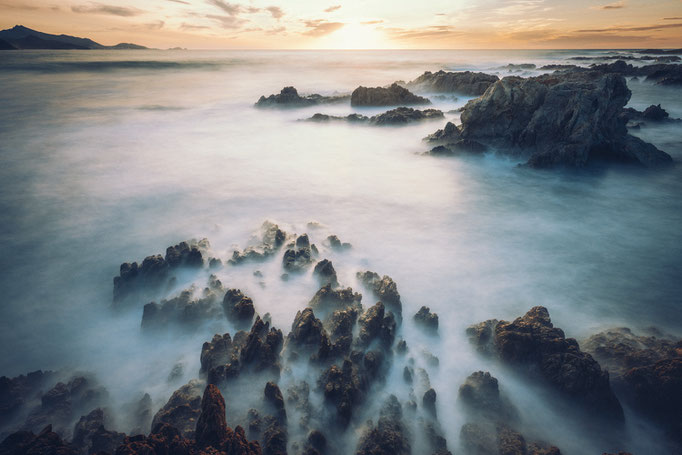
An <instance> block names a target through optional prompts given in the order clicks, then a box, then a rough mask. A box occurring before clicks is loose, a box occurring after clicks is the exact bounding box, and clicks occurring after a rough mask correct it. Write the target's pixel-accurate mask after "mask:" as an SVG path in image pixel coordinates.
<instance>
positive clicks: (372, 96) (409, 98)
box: [350, 84, 431, 106]
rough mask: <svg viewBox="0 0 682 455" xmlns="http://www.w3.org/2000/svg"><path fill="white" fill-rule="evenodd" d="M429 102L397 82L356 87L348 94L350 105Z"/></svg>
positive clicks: (396, 104)
mask: <svg viewBox="0 0 682 455" xmlns="http://www.w3.org/2000/svg"><path fill="white" fill-rule="evenodd" d="M414 104H431V102H430V101H429V100H428V99H426V98H422V97H421V96H417V95H415V94H413V93H411V92H410V91H409V90H407V89H406V88H404V87H401V86H399V85H398V84H393V85H391V86H390V87H388V88H384V87H362V86H360V87H358V88H356V89H355V90H353V93H352V94H351V96H350V105H351V106H400V105H403V106H409V105H414Z"/></svg>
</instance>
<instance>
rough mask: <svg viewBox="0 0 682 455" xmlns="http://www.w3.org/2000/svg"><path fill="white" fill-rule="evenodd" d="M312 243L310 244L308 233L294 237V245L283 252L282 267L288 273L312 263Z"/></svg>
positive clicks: (296, 271)
mask: <svg viewBox="0 0 682 455" xmlns="http://www.w3.org/2000/svg"><path fill="white" fill-rule="evenodd" d="M313 247H314V245H312V246H311V244H310V240H309V239H308V234H303V235H301V236H299V237H298V238H297V239H296V245H295V247H292V248H289V249H287V250H286V251H285V252H284V257H283V258H282V267H283V268H284V270H285V271H287V272H289V273H298V272H301V271H303V270H304V269H305V268H307V267H308V266H310V265H311V264H312V263H313V255H314V250H313Z"/></svg>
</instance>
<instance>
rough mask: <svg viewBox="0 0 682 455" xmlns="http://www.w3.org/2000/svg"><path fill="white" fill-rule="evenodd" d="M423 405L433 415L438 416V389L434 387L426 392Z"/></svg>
mask: <svg viewBox="0 0 682 455" xmlns="http://www.w3.org/2000/svg"><path fill="white" fill-rule="evenodd" d="M422 406H423V407H424V410H426V412H428V413H429V414H430V415H431V416H433V417H435V416H436V391H435V390H434V389H433V388H431V389H429V390H427V391H426V392H424V396H423V397H422Z"/></svg>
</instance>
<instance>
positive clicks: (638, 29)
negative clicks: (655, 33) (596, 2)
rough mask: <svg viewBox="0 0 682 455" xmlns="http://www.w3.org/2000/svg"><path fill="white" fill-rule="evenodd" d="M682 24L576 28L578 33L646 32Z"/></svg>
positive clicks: (681, 25)
mask: <svg viewBox="0 0 682 455" xmlns="http://www.w3.org/2000/svg"><path fill="white" fill-rule="evenodd" d="M679 27H682V23H681V24H659V25H645V26H641V27H611V28H595V29H586V30H576V32H577V33H616V32H645V31H650V30H662V29H665V28H679Z"/></svg>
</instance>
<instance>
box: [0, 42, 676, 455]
mask: <svg viewBox="0 0 682 455" xmlns="http://www.w3.org/2000/svg"><path fill="white" fill-rule="evenodd" d="M604 52H605V51H593V52H580V51H499V52H497V51H331V52H329V51H327V52H321V51H296V52H293V51H210V52H209V51H205V52H204V51H144V52H140V51H115V52H114V51H47V52H43V51H22V52H0V87H2V90H0V189H1V191H0V251H2V254H0V265H1V270H2V273H1V274H0V296H1V300H0V375H7V376H15V375H18V374H21V373H25V372H28V371H32V370H36V369H68V370H74V371H75V370H79V371H90V372H93V373H94V374H96V375H97V377H98V379H99V381H100V382H101V383H102V384H103V385H105V386H106V387H107V389H108V390H109V392H110V394H111V396H112V397H113V398H114V401H116V402H123V401H126V400H129V399H130V397H132V396H134V395H135V394H137V393H139V392H142V391H146V392H149V393H150V394H151V395H152V398H153V400H154V402H155V406H156V408H158V407H159V406H161V405H162V404H163V403H165V401H166V400H167V398H168V396H169V395H170V393H171V392H172V391H173V390H174V389H176V388H177V387H179V386H180V385H182V384H184V383H185V382H186V381H187V380H189V379H191V378H193V377H197V375H198V368H199V354H200V351H201V343H203V342H204V341H207V340H210V339H211V337H212V336H213V334H214V333H223V332H225V331H230V332H233V331H234V328H233V327H231V326H230V325H229V324H228V323H227V322H226V321H225V322H219V323H215V324H213V325H210V326H207V327H205V328H203V329H202V330H200V331H198V332H195V333H192V334H184V333H168V334H166V335H160V334H159V335H155V336H149V335H144V334H142V333H141V331H140V318H141V314H142V308H141V307H139V308H132V309H129V310H127V311H124V312H122V313H113V312H112V311H111V310H110V306H111V301H112V278H113V277H114V276H115V275H117V274H118V267H119V265H120V264H121V263H122V262H127V261H140V260H141V259H143V258H144V257H145V256H148V255H151V254H156V253H163V252H164V251H165V248H166V247H167V246H169V245H173V244H176V243H178V242H180V241H183V240H186V239H190V238H203V237H206V238H208V239H209V241H210V242H211V247H212V251H213V253H214V254H215V255H216V256H218V257H221V258H222V259H223V260H224V261H225V260H226V259H228V258H229V257H230V256H231V252H232V250H233V249H235V247H239V248H241V247H243V246H245V245H246V244H247V243H248V241H249V239H250V237H251V236H252V235H253V234H254V233H255V232H257V231H258V229H259V227H260V225H261V224H262V223H263V221H265V220H271V221H274V222H277V223H278V224H279V225H280V226H281V227H282V228H284V229H285V230H286V231H287V232H291V233H294V232H296V233H299V234H300V233H303V232H307V233H308V234H309V235H310V236H311V238H312V240H313V241H314V242H315V243H316V244H318V245H321V244H322V241H323V239H324V238H326V237H327V235H329V234H337V235H338V236H339V237H340V238H341V240H342V241H345V242H350V243H352V245H353V248H352V250H351V251H349V252H347V253H334V252H331V251H327V250H324V249H323V255H324V257H329V258H330V259H331V260H332V261H333V263H334V266H335V268H336V270H337V272H338V273H339V281H340V282H341V284H342V285H348V286H352V287H353V288H354V289H355V288H358V284H357V282H356V280H355V272H356V271H358V270H365V269H370V270H374V271H376V272H378V273H379V274H382V275H383V274H387V275H390V276H391V277H392V278H393V279H394V280H395V281H396V283H397V284H398V289H399V291H400V294H401V296H402V301H403V313H404V315H406V317H405V322H404V325H403V328H402V329H401V331H402V332H401V335H402V336H404V337H405V338H407V339H410V340H414V341H413V345H414V346H411V350H412V351H413V352H420V349H428V350H429V351H430V352H432V353H433V354H435V355H437V356H438V357H439V359H440V366H439V367H438V368H437V369H432V370H429V374H430V377H431V384H432V385H433V387H434V388H435V389H436V390H437V392H438V413H439V416H440V421H441V425H442V426H443V428H444V432H445V435H446V437H447V439H448V443H449V447H450V448H451V450H453V451H456V449H457V440H458V435H459V428H460V427H461V424H462V423H464V422H465V417H464V416H463V415H462V413H461V411H460V410H459V409H458V407H457V405H456V396H457V388H458V386H459V385H460V384H461V383H462V382H463V380H464V378H466V377H467V376H468V375H469V374H471V373H472V372H473V371H477V370H487V371H491V372H492V373H493V374H494V375H495V376H497V377H498V379H500V384H501V388H502V389H503V390H505V391H506V392H507V393H508V394H509V395H510V397H511V399H512V401H513V402H514V404H516V405H517V407H519V408H520V409H521V411H522V415H523V417H524V421H525V422H526V426H527V428H528V430H527V431H529V432H530V434H538V435H539V436H538V437H542V438H543V439H545V440H548V441H551V442H552V443H554V444H556V445H558V446H559V447H560V448H561V449H562V453H567V454H571V453H574V454H578V453H602V452H600V451H607V450H614V449H621V450H626V449H627V450H630V451H633V452H636V453H638V454H646V453H659V452H658V450H659V448H658V446H657V445H656V444H657V443H658V440H659V438H658V433H657V432H656V430H655V429H653V428H650V427H648V426H646V424H645V423H642V422H639V421H638V420H637V419H636V418H635V417H634V416H632V415H631V414H630V413H629V411H627V410H626V412H628V425H629V426H628V433H627V435H625V436H621V439H620V441H619V445H618V447H615V446H613V445H609V444H612V442H608V441H605V440H604V439H602V438H600V437H593V436H592V435H588V434H586V433H585V432H584V431H583V430H582V429H579V428H578V426H577V424H576V425H574V424H573V423H571V422H562V425H552V426H548V425H546V422H548V421H555V420H559V419H561V416H560V415H559V414H557V411H556V410H555V409H553V408H552V407H551V406H547V403H546V402H545V400H543V399H542V398H541V394H539V393H538V392H537V390H535V389H534V388H533V387H532V386H529V385H528V384H526V383H525V382H524V381H523V380H522V379H520V378H517V377H515V376H514V375H513V374H511V373H510V372H508V371H505V370H503V369H501V368H500V367H499V366H498V365H496V364H494V363H493V362H491V361H489V360H486V359H483V358H480V357H479V356H477V355H476V354H475V353H474V352H473V349H472V348H471V347H470V346H469V344H468V342H467V340H466V337H465V335H464V329H465V328H466V327H467V326H468V325H470V324H473V323H476V322H480V321H482V320H485V319H491V318H497V319H506V320H509V319H513V318H515V317H517V316H521V315H523V314H524V313H525V312H526V311H527V310H528V309H530V308H531V307H532V306H535V305H543V306H546V307H547V308H548V309H549V311H550V315H551V317H552V320H553V322H554V324H555V326H558V327H561V328H563V329H564V331H565V332H566V334H567V336H571V337H575V338H578V339H580V338H583V337H586V336H589V335H590V334H592V333H595V332H597V331H600V330H602V329H604V328H609V327H618V326H627V327H631V328H633V329H635V330H636V329H643V328H646V327H649V326H656V327H658V328H660V329H661V330H663V331H666V332H669V333H672V334H675V335H677V336H679V335H680V332H679V331H680V327H682V311H680V304H681V303H682V301H681V300H682V298H681V297H680V296H681V295H682V280H680V270H682V231H681V230H680V226H682V167H680V166H674V167H672V168H670V169H666V170H662V171H642V170H638V169H631V168H627V167H623V168H620V167H614V168H611V169H608V170H602V171H599V172H596V171H595V172H592V171H587V172H565V171H535V170H530V169H525V168H521V167H518V166H517V164H519V162H518V161H516V160H514V159H511V158H508V157H502V156H496V155H487V156H485V157H482V158H481V157H468V158H467V157H463V158H443V159H439V158H432V157H425V156H421V155H419V153H420V152H423V151H426V149H427V147H426V146H425V145H424V144H423V143H422V141H421V138H423V137H424V136H425V135H427V134H429V133H432V132H433V131H435V130H436V129H438V128H442V127H443V125H444V124H445V121H444V120H437V121H429V122H424V123H418V124H413V125H408V126H403V127H368V126H353V125H346V124H333V123H332V124H317V123H307V122H300V121H298V120H300V119H303V118H307V117H310V116H311V115H312V114H314V113H316V112H322V113H327V114H335V115H346V114H348V113H351V112H359V113H362V114H365V115H374V114H376V113H378V112H381V111H383V110H384V109H379V108H363V109H352V108H351V107H350V106H348V105H328V106H324V105H323V106H317V107H311V108H303V109H289V110H272V109H255V108H254V107H253V104H254V102H255V101H256V100H257V99H258V98H259V97H260V96H261V95H269V94H271V93H278V92H279V90H280V89H281V88H282V87H284V86H290V85H293V86H295V87H296V88H297V89H298V90H299V92H300V93H320V94H341V93H349V92H351V91H352V90H353V89H354V88H355V87H357V86H358V85H365V86H377V85H386V84H389V83H391V82H393V81H396V80H406V81H407V80H411V79H414V78H415V77H417V76H418V75H420V74H421V73H423V72H424V71H426V70H429V71H437V70H440V69H445V70H469V69H470V70H478V71H485V72H489V73H495V74H499V75H507V74H510V73H509V71H508V70H507V69H504V68H502V67H503V66H505V65H507V64H509V63H535V64H537V65H538V66H541V65H543V64H550V63H567V62H566V60H565V59H566V58H569V57H571V56H576V55H601V54H602V53H604ZM580 63H582V62H580ZM511 74H518V75H533V74H538V72H537V71H525V72H520V73H511ZM629 87H630V89H631V90H632V92H633V95H632V99H631V101H630V106H632V107H635V108H638V109H643V108H645V107H647V106H648V105H650V104H659V103H660V104H661V105H662V107H663V108H665V109H666V110H667V111H668V112H669V113H670V114H671V116H672V117H682V91H680V90H679V89H676V88H669V87H661V86H655V85H652V84H649V83H646V82H643V81H630V82H629ZM467 101H468V98H465V97H458V98H456V99H454V98H448V97H445V98H433V102H434V107H436V108H439V109H441V110H443V111H444V112H447V111H450V110H453V109H456V108H458V107H461V106H463V105H464V104H466V102H467ZM446 119H447V120H451V121H454V122H456V123H457V122H458V114H456V113H447V114H446ZM634 134H636V135H638V136H640V137H642V138H643V139H645V140H647V141H649V142H652V143H653V144H655V145H656V146H657V147H659V148H660V149H662V150H664V151H666V152H668V153H669V154H670V155H672V156H673V159H674V160H675V161H677V162H680V160H682V128H680V127H679V125H677V126H676V125H672V126H670V125H667V126H655V127H653V126H652V127H646V128H642V129H641V130H639V131H636V132H634ZM311 222H313V223H314V224H313V225H309V223H311ZM255 269H259V270H261V271H262V272H263V273H264V278H263V279H262V281H263V282H264V286H263V285H261V284H260V283H259V282H260V281H261V280H260V279H256V278H254V277H253V271H254V270H255ZM280 273H281V268H280V264H279V262H278V261H271V262H268V263H265V264H262V265H260V264H258V265H247V266H243V267H225V268H223V269H221V270H219V271H218V272H216V274H217V275H218V277H219V278H220V279H221V280H222V281H223V283H224V284H225V285H226V287H236V288H241V289H242V290H243V291H244V292H245V293H246V294H247V295H249V296H251V297H252V298H253V299H254V303H255V306H256V310H257V311H258V312H259V313H260V314H264V313H266V312H269V313H270V314H271V315H272V320H273V324H274V325H275V326H277V327H279V328H281V329H282V330H283V331H284V333H285V336H286V333H287V332H288V331H289V329H290V327H291V323H292V321H293V318H294V316H295V314H296V311H298V310H300V309H303V308H304V307H305V306H306V304H307V302H308V301H309V300H310V298H311V297H312V296H313V294H314V293H315V291H316V289H317V285H316V283H315V282H314V280H313V278H312V276H311V274H310V273H308V274H306V275H304V276H302V277H300V278H297V279H295V280H290V281H287V282H284V281H282V280H280V278H279V275H280ZM207 276H208V273H206V274H205V275H202V276H201V277H199V278H196V277H189V276H188V277H187V279H186V280H184V281H182V280H181V281H182V282H181V283H180V284H179V285H178V286H179V288H181V287H182V285H186V284H189V282H191V281H193V280H196V282H197V283H198V285H200V286H203V285H205V281H206V278H207ZM363 294H365V299H364V300H363V302H364V304H365V305H366V306H367V305H370V304H372V303H373V302H372V300H371V296H370V295H368V294H366V293H363ZM422 305H426V306H429V307H430V308H431V310H433V311H435V312H437V313H438V314H439V316H440V327H441V328H440V334H441V335H440V337H439V338H438V339H433V338H428V337H425V336H423V335H421V334H420V332H419V331H418V330H417V329H416V328H415V327H414V326H413V324H412V321H411V315H412V314H414V313H415V312H416V311H417V309H419V308H420V307H421V306H422ZM419 361H420V360H418V362H419ZM178 362H180V363H182V364H183V365H184V369H183V375H182V377H181V378H180V379H178V380H177V381H176V382H169V381H167V379H166V378H167V376H168V374H169V372H170V370H171V369H172V367H173V366H174V365H175V364H177V363H178ZM402 368H403V366H402V365H399V364H397V363H396V365H394V367H393V370H392V373H391V375H390V376H389V379H388V381H387V385H386V387H385V390H384V391H382V392H381V393H396V394H398V395H399V398H407V397H406V392H405V391H404V390H403V389H402V388H401V387H400V386H399V385H398V384H399V383H400V376H401V374H402ZM299 374H303V375H304V374H305V373H303V372H296V373H295V374H294V376H297V375H299ZM284 380H285V381H286V378H284ZM377 393H379V392H377ZM401 394H402V395H401ZM226 401H227V403H228V404H227V407H228V423H229V424H230V425H232V426H233V425H235V424H236V423H238V422H234V420H238V419H239V417H238V416H239V411H238V410H237V409H238V408H239V407H240V405H239V403H237V401H238V400H237V399H236V398H231V397H230V396H229V394H227V395H226ZM375 402H377V403H378V402H379V400H378V399H377V400H374V401H372V402H371V403H375ZM231 406H233V407H234V408H235V411H234V413H233V414H232V415H234V416H235V418H234V419H231V418H230V415H231V414H230V413H231ZM371 407H372V406H370V405H368V407H367V408H368V410H367V413H368V415H371V409H370V408H371ZM119 426H120V429H122V430H128V428H126V424H125V421H123V420H122V421H120V422H119ZM347 444H349V447H350V445H352V444H353V440H352V438H351V440H350V441H349V442H347Z"/></svg>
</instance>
